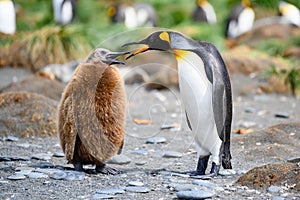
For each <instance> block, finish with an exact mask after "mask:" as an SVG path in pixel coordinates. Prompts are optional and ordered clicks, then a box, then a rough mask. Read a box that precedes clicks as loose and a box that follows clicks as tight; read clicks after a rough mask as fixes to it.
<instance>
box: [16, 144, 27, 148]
mask: <svg viewBox="0 0 300 200" xmlns="http://www.w3.org/2000/svg"><path fill="white" fill-rule="evenodd" d="M16 145H17V147H21V148H25V149H28V148H29V147H30V144H29V143H19V144H16Z"/></svg>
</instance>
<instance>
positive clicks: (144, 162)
mask: <svg viewBox="0 0 300 200" xmlns="http://www.w3.org/2000/svg"><path fill="white" fill-rule="evenodd" d="M147 163H148V161H146V160H139V161H135V163H134V164H136V165H146V164H147Z"/></svg>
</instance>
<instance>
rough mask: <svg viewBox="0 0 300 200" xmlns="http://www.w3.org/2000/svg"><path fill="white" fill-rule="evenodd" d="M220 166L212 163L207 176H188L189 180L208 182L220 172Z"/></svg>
mask: <svg viewBox="0 0 300 200" xmlns="http://www.w3.org/2000/svg"><path fill="white" fill-rule="evenodd" d="M220 167H221V165H217V164H216V163H214V162H213V163H212V166H211V170H210V173H209V174H203V175H190V177H191V178H195V179H202V180H209V179H212V178H213V177H216V176H218V173H219V171H220Z"/></svg>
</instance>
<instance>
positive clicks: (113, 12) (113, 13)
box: [107, 7, 116, 17]
mask: <svg viewBox="0 0 300 200" xmlns="http://www.w3.org/2000/svg"><path fill="white" fill-rule="evenodd" d="M115 14H116V9H115V8H114V7H110V8H108V10H107V15H108V16H109V17H112V16H114V15H115Z"/></svg>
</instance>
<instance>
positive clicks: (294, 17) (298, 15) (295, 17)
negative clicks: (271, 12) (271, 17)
mask: <svg viewBox="0 0 300 200" xmlns="http://www.w3.org/2000/svg"><path fill="white" fill-rule="evenodd" d="M278 10H279V15H280V16H281V17H283V18H284V19H286V20H287V21H288V22H289V23H291V24H292V25H294V26H297V27H300V11H299V9H298V8H297V7H296V6H294V5H293V4H290V3H287V2H284V1H279V2H278Z"/></svg>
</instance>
